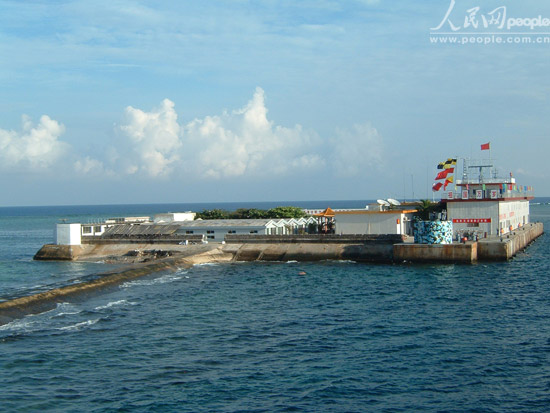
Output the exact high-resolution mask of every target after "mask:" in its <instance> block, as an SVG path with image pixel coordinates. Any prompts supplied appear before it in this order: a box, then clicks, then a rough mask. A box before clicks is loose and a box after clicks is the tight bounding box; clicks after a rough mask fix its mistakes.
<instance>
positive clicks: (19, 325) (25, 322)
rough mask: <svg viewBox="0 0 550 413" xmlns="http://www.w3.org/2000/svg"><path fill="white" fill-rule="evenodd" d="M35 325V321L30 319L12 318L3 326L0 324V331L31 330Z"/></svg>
mask: <svg viewBox="0 0 550 413" xmlns="http://www.w3.org/2000/svg"><path fill="white" fill-rule="evenodd" d="M35 325H36V322H35V321H31V320H29V319H27V318H23V319H21V320H13V321H11V322H9V323H7V324H4V325H3V326H0V331H17V332H28V331H32V330H33V328H32V327H34V326H35Z"/></svg>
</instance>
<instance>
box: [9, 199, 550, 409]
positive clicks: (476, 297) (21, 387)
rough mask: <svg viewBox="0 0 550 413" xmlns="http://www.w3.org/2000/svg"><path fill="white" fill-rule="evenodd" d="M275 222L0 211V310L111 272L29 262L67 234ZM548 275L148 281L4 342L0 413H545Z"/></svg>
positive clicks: (547, 219)
mask: <svg viewBox="0 0 550 413" xmlns="http://www.w3.org/2000/svg"><path fill="white" fill-rule="evenodd" d="M549 201H550V199H548V198H537V199H535V200H534V202H533V203H532V205H531V220H532V221H541V222H543V223H544V224H545V226H546V228H550V205H549V204H548V202H549ZM279 204H283V205H285V203H234V204H229V203H228V204H220V203H217V204H170V205H168V204H164V205H161V204H157V205H103V206H97V205H96V206H48V207H20V208H16V207H4V208H0V301H4V300H7V299H10V298H15V297H20V296H24V295H28V294H32V293H37V292H41V291H46V290H49V289H51V288H54V287H59V286H62V285H68V284H71V283H74V282H78V281H81V280H85V279H86V278H87V277H92V276H95V275H96V274H99V273H101V272H105V271H109V270H111V269H113V266H112V264H107V263H104V262H91V263H81V262H39V261H33V259H32V258H33V255H34V254H35V253H36V251H37V250H38V249H39V248H40V247H41V246H42V245H43V244H45V243H51V242H52V241H53V229H54V226H55V224H56V223H58V222H61V221H62V220H66V222H91V221H93V220H97V219H102V218H109V217H118V216H143V215H152V214H155V213H158V212H168V211H172V212H177V211H186V210H194V211H200V210H202V209H210V208H223V209H228V210H231V209H236V208H240V207H254V208H263V209H266V208H271V207H274V206H277V205H279ZM288 204H290V205H295V206H302V207H304V208H326V207H327V206H331V207H333V208H339V207H363V206H364V205H365V201H327V202H300V203H286V205H288ZM549 257H550V240H549V237H548V236H547V235H543V236H542V237H540V238H539V239H538V240H536V241H535V242H534V243H533V244H532V245H531V246H529V247H528V248H527V249H526V250H525V251H524V252H521V253H519V254H518V255H517V256H516V257H515V258H514V259H512V260H511V261H509V262H500V263H478V264H473V265H450V264H448V265H413V264H406V263H403V264H393V265H386V264H384V265H381V264H364V263H355V262H351V261H343V262H339V261H336V262H335V261H325V262H318V263H301V262H292V261H291V262H276V263H273V262H272V263H239V262H236V263H227V264H206V265H197V266H194V267H192V268H188V269H182V270H179V271H177V272H165V273H158V274H152V275H150V276H147V277H145V278H141V279H137V280H134V281H131V282H127V283H125V284H122V285H120V286H117V287H115V288H113V289H111V290H108V291H105V292H102V293H98V294H97V295H93V296H87V297H86V298H83V299H81V300H79V301H74V302H66V303H61V304H59V305H58V306H57V308H55V309H54V310H51V311H48V312H45V313H42V314H38V315H32V316H27V317H25V318H23V319H20V320H15V321H13V322H11V323H9V324H6V325H3V326H0V389H1V391H0V411H2V412H35V411H40V412H371V411H372V412H548V411H550V282H549V281H550V278H549V277H550V265H549ZM303 272H305V275H303V274H302V273H303Z"/></svg>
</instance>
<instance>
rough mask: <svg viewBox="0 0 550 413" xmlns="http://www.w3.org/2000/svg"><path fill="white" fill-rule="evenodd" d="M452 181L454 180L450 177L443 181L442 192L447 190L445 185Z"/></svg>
mask: <svg viewBox="0 0 550 413" xmlns="http://www.w3.org/2000/svg"><path fill="white" fill-rule="evenodd" d="M453 181H454V178H453V177H452V176H450V177H448V178H447V179H446V180H445V185H443V190H445V189H447V185H449V184H452V183H453Z"/></svg>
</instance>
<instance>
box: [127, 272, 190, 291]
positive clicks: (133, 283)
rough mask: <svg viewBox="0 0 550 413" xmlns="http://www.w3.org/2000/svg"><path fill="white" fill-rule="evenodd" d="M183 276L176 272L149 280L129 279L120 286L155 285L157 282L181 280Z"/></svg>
mask: <svg viewBox="0 0 550 413" xmlns="http://www.w3.org/2000/svg"><path fill="white" fill-rule="evenodd" d="M181 279H182V277H180V276H179V275H176V274H167V275H163V276H162V277H159V278H154V279H149V280H136V281H128V282H125V283H123V284H122V285H121V286H120V287H121V288H130V287H136V286H147V285H155V284H166V283H171V282H174V281H178V280H181Z"/></svg>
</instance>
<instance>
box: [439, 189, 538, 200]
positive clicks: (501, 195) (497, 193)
mask: <svg viewBox="0 0 550 413" xmlns="http://www.w3.org/2000/svg"><path fill="white" fill-rule="evenodd" d="M463 191H466V189H464V190H451V191H445V192H444V193H443V194H442V195H441V199H443V200H450V199H458V200H478V201H479V200H485V201H495V200H497V201H498V200H500V199H505V198H519V199H528V198H532V197H534V196H535V193H534V191H518V190H507V189H506V190H499V189H480V190H472V189H470V190H468V196H467V197H465V196H463V195H464V194H463ZM477 191H481V193H480V194H479V193H478V192H477Z"/></svg>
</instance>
